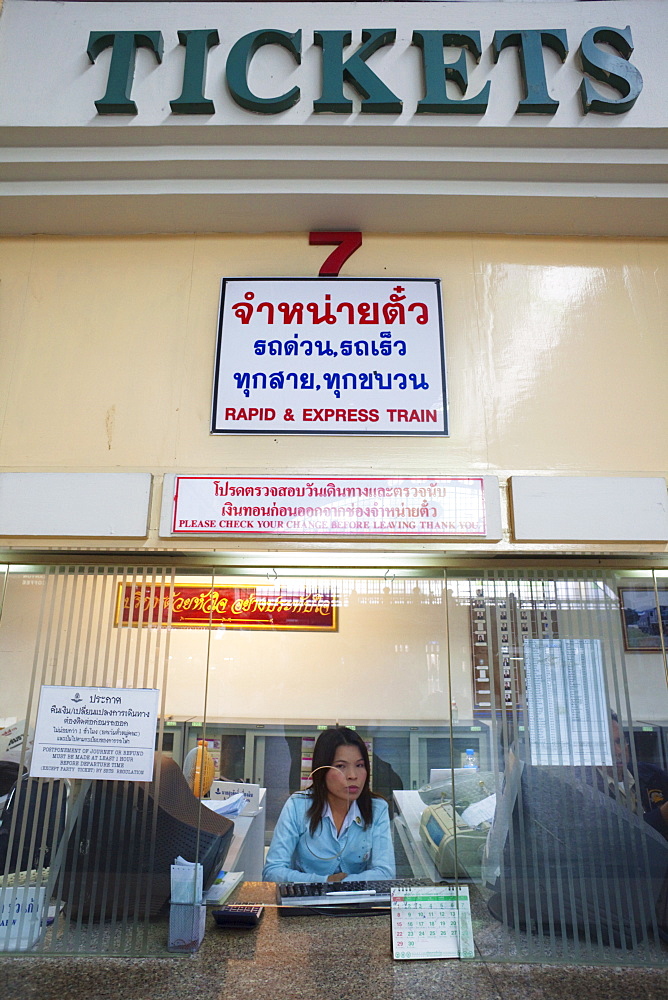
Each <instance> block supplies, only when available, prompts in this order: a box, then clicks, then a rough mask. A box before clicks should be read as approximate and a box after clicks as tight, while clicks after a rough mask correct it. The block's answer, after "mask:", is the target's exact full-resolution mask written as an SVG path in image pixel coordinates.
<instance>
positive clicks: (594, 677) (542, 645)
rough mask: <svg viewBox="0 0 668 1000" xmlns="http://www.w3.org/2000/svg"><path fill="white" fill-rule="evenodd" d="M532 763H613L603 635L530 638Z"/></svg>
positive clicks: (527, 655)
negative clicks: (604, 671) (576, 637)
mask: <svg viewBox="0 0 668 1000" xmlns="http://www.w3.org/2000/svg"><path fill="white" fill-rule="evenodd" d="M524 671H525V681H526V700H527V716H528V722H529V740H530V745H531V763H532V764H555V765H565V764H568V765H571V766H583V765H584V766H600V765H608V766H609V765H611V764H612V750H611V746H610V709H609V708H608V699H607V697H606V691H605V677H604V675H603V657H602V654H601V642H600V640H599V639H525V640H524Z"/></svg>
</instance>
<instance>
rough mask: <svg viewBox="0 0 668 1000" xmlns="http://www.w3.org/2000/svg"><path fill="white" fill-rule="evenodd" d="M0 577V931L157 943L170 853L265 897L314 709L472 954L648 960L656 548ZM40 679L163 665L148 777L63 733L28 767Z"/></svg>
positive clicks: (661, 923) (401, 870)
mask: <svg viewBox="0 0 668 1000" xmlns="http://www.w3.org/2000/svg"><path fill="white" fill-rule="evenodd" d="M2 583H3V587H2V593H3V595H4V598H3V605H2V616H1V617H0V638H1V639H2V640H3V649H5V650H6V651H7V652H6V653H5V654H4V658H3V662H2V664H1V665H0V669H1V670H2V677H3V692H4V699H5V702H4V705H3V706H2V710H1V711H2V719H1V720H0V721H1V723H2V724H3V725H4V727H5V731H6V733H7V736H6V737H5V744H3V745H2V746H0V778H2V776H3V774H5V772H6V774H5V777H6V779H7V781H6V784H7V789H6V790H5V794H6V795H7V796H8V800H7V801H8V802H9V804H10V809H9V811H8V812H6V813H3V815H2V822H1V823H0V850H2V851H3V852H4V853H3V854H2V857H1V858H0V861H2V868H0V874H1V875H2V878H3V881H2V886H1V890H2V892H4V893H7V892H12V891H15V888H16V887H18V886H27V887H28V889H29V890H31V891H32V892H33V896H31V899H32V900H33V907H32V911H31V912H34V911H35V909H36V908H39V913H40V919H39V920H32V921H29V920H27V919H26V920H25V921H24V924H23V927H22V936H21V937H16V936H15V935H14V936H10V935H9V934H7V936H6V937H5V938H0V949H1V950H3V951H5V952H8V953H19V952H24V951H26V950H27V949H32V950H36V951H38V952H40V953H43V954H66V953H73V954H83V953H90V954H166V953H167V946H168V939H169V911H170V897H171V892H172V889H171V883H170V868H171V864H172V862H173V861H174V860H175V858H176V857H179V856H181V857H183V858H185V859H186V860H189V861H196V862H198V863H200V864H201V865H202V867H203V887H202V892H206V891H207V890H209V889H210V888H211V887H212V886H213V884H214V883H215V882H216V876H217V875H218V874H219V871H220V870H232V871H244V873H245V874H244V881H245V883H246V884H247V885H250V884H251V883H252V884H254V885H257V886H259V887H260V888H258V889H257V891H258V892H265V893H266V892H269V893H270V894H271V899H272V901H276V897H275V895H274V886H273V885H271V884H269V883H267V882H265V883H264V884H263V883H262V879H263V875H264V877H265V879H266V877H267V871H268V869H267V868H266V862H267V854H268V852H269V850H270V848H271V845H272V843H273V841H274V836H275V834H276V830H277V826H278V824H279V823H280V817H281V815H282V814H283V813H284V810H285V809H286V808H289V807H290V806H289V803H290V802H291V801H294V800H295V796H297V797H298V798H299V796H304V795H305V796H307V797H308V795H309V794H310V790H311V789H312V786H313V770H314V767H313V754H314V748H315V744H316V741H317V739H318V737H319V735H320V734H322V733H326V732H327V731H328V730H331V729H333V728H335V727H346V728H347V729H348V730H350V731H351V732H353V733H354V734H356V737H358V738H359V740H361V741H362V742H363V744H364V747H365V749H366V757H367V758H368V775H369V789H370V792H371V793H372V794H373V795H374V796H377V797H378V801H379V802H382V803H384V805H383V809H385V808H386V810H387V816H388V822H389V838H390V842H391V853H392V863H393V865H394V872H395V875H394V877H396V878H397V879H402V880H403V879H426V880H431V881H440V880H443V879H444V880H447V881H448V882H452V883H455V884H459V885H462V886H466V887H467V888H468V891H469V895H470V899H471V907H472V914H473V928H474V938H475V943H476V948H477V950H478V953H479V954H480V955H482V956H484V957H489V958H493V959H494V960H498V961H503V960H511V961H518V960H519V961H548V960H553V961H558V960H563V961H571V962H580V961H582V962H585V963H591V962H612V963H617V964H620V963H621V964H631V963H634V962H638V963H641V964H648V963H649V964H662V963H663V962H664V961H665V954H666V952H665V950H664V945H663V942H662V934H663V933H664V928H665V926H666V923H665V906H666V889H665V878H666V875H667V873H668V859H667V852H668V822H667V823H666V826H665V828H664V827H663V825H662V823H663V812H662V809H661V807H662V805H663V799H664V796H665V798H666V799H668V784H665V785H664V784H662V782H663V781H664V777H663V775H665V774H666V772H668V696H667V687H666V656H665V645H664V627H665V624H666V621H667V619H668V612H667V611H666V608H667V607H668V600H666V599H664V598H665V594H666V591H665V589H664V587H665V586H666V583H665V579H664V578H662V577H661V575H660V573H658V572H647V571H633V570H628V571H625V572H609V573H607V574H603V573H598V574H592V573H590V572H589V571H586V572H585V571H583V570H579V569H577V568H574V569H573V570H572V571H567V570H560V571H559V572H558V573H557V572H551V571H550V572H548V571H546V570H531V571H523V572H517V571H512V572H511V571H503V570H496V569H495V570H493V571H491V570H490V571H485V572H483V571H480V572H478V573H476V574H473V573H470V572H469V573H454V572H451V571H448V570H446V569H445V568H444V569H443V570H442V571H438V572H436V571H433V570H431V571H429V572H428V573H427V574H425V572H424V571H421V572H417V571H416V572H414V573H409V572H407V571H403V572H402V573H397V572H396V571H395V570H393V569H392V568H391V567H387V568H384V569H383V571H382V573H377V574H376V575H372V574H370V573H365V572H363V571H359V572H355V573H353V572H352V571H351V572H348V573H347V574H346V575H342V574H340V573H339V574H335V573H329V574H326V573H316V572H312V573H311V574H308V575H305V574H303V573H302V575H299V574H298V573H296V572H285V571H280V570H276V569H275V568H273V567H271V568H268V569H267V570H266V571H265V572H263V573H256V574H255V575H251V574H250V573H249V572H247V571H246V572H243V573H242V572H239V571H236V572H232V571H230V572H223V571H221V570H219V569H216V570H207V571H202V570H201V569H198V570H193V571H191V572H186V571H184V570H183V569H182V568H179V570H178V572H177V571H176V569H174V568H172V567H164V566H159V567H149V568H147V567H142V568H141V569H140V568H134V567H133V568H130V569H128V568H123V567H108V566H100V567H91V566H83V567H77V566H69V565H68V566H43V567H28V566H24V567H19V566H7V567H4V568H3V569H2ZM45 686H48V687H55V688H61V689H62V690H63V691H65V690H67V691H68V692H70V690H71V689H74V692H75V693H74V695H72V697H75V696H76V693H77V689H78V688H81V689H84V688H85V689H99V691H100V692H103V693H107V694H108V693H109V692H110V691H112V689H115V690H116V691H135V692H140V691H144V690H155V691H157V692H158V696H157V697H158V701H157V704H158V711H157V716H156V725H155V732H154V733H152V735H151V738H150V752H151V755H152V757H153V763H154V771H153V772H152V775H151V778H150V780H142V781H137V780H131V779H129V778H126V779H125V780H120V779H119V776H118V775H116V774H115V773H114V777H113V778H108V779H106V780H105V779H103V778H101V777H95V778H89V777H87V776H86V773H85V772H84V771H83V770H82V768H81V767H78V766H77V764H76V759H77V758H76V753H77V752H79V751H77V749H76V748H75V747H72V749H71V752H72V755H73V756H72V758H68V760H67V767H65V766H64V767H63V768H62V769H61V770H62V773H60V772H59V773H58V774H54V776H53V777H46V776H41V777H39V778H33V777H30V775H29V772H30V766H31V757H32V754H33V753H34V740H35V732H36V729H35V727H36V724H37V710H38V704H39V699H40V692H41V691H42V690H43V689H44V687H45ZM109 696H111V695H109ZM59 728H60V729H63V730H65V731H67V729H68V727H67V726H66V725H62V726H60V727H59ZM119 728H122V727H119ZM79 735H85V734H83V733H81V734H79ZM68 739H69V737H68ZM66 742H67V741H66ZM69 742H70V743H76V740H72V739H69ZM84 742H85V741H84ZM10 743H11V744H12V745H11V746H10V745H9V744H10ZM89 746H90V744H89ZM119 747H120V745H119ZM200 748H201V749H202V750H203V751H205V752H206V773H207V776H208V777H207V788H206V789H205V788H204V787H203V784H202V782H201V780H200V783H199V784H197V782H196V781H194V780H193V773H192V768H191V767H190V766H189V765H188V763H187V762H188V761H190V762H192V760H193V754H194V755H195V759H198V758H197V754H198V753H199V751H200ZM88 756H90V754H89V755H88ZM61 759H62V758H61ZM203 760H204V758H202V761H203ZM202 761H201V762H200V765H201V766H200V772H199V774H200V779H201V776H202V774H203V773H204V767H203V763H202ZM3 767H4V768H5V772H3V771H2V768H3ZM10 769H13V770H12V773H10ZM209 771H210V774H209ZM209 779H210V781H209ZM665 781H666V782H668V777H666V779H665ZM235 797H236V798H235ZM230 803H231V805H230ZM5 805H6V804H5ZM226 813H227V815H226ZM279 833H280V827H279ZM105 838H106V839H105ZM112 844H113V847H114V850H111V847H112ZM270 860H271V856H270ZM291 863H292V861H291ZM300 863H301V862H300V860H299V857H298V852H297V851H295V864H296V865H297V866H298V865H299V864H300ZM269 871H270V870H269ZM237 893H242V894H243V886H242V887H241V888H239V889H237ZM239 898H241V897H239ZM267 898H268V897H267ZM662 908H663V909H662ZM209 919H210V916H209ZM23 930H25V933H23Z"/></svg>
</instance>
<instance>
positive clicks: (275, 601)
mask: <svg viewBox="0 0 668 1000" xmlns="http://www.w3.org/2000/svg"><path fill="white" fill-rule="evenodd" d="M115 624H116V625H139V624H142V625H149V626H151V625H168V626H170V627H171V628H249V629H253V628H255V629H283V630H301V631H319V632H331V631H335V630H336V627H337V617H336V606H335V603H334V601H333V599H332V597H331V595H330V594H321V593H319V592H315V591H314V592H308V591H303V592H301V593H295V592H294V591H292V592H286V591H283V590H278V591H277V590H276V589H275V588H271V587H224V586H202V585H201V584H190V583H186V584H180V585H175V586H160V585H158V586H146V587H138V586H133V585H132V584H119V585H118V599H117V610H116V620H115Z"/></svg>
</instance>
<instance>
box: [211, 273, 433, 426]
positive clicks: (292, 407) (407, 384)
mask: <svg viewBox="0 0 668 1000" xmlns="http://www.w3.org/2000/svg"><path fill="white" fill-rule="evenodd" d="M271 285H275V286H279V287H277V288H276V289H271V288H270V293H274V296H275V298H276V302H273V301H265V302H263V301H261V294H260V293H261V290H262V289H263V288H264V287H269V286H271ZM290 285H291V286H293V289H294V292H293V296H292V299H291V300H290V301H289V302H288V301H284V302H279V301H278V300H279V298H282V299H290V293H289V286H290ZM240 286H241V287H240ZM318 286H319V287H318ZM409 286H410V287H411V288H412V290H413V291H414V292H415V293H416V294H417V292H418V290H421V291H422V293H423V294H422V298H424V299H425V300H426V301H425V303H419V302H417V301H409V299H408V296H407V295H405V294H404V293H405V292H406V289H407V287H409ZM244 287H245V288H246V290H245V291H244ZM365 287H366V288H367V289H368V288H369V287H373V288H374V289H376V288H377V289H378V293H377V300H376V301H374V302H371V301H369V302H356V300H355V294H353V290H354V291H355V292H356V294H357V295H363V292H364V289H365ZM307 289H309V290H310V289H313V292H312V293H311V292H309V295H308V297H310V298H313V299H314V301H313V302H303V301H302V302H295V301H293V299H294V293H297V294H298V295H299V294H301V295H303V296H304V297H306V290H307ZM381 289H382V294H381ZM335 294H336V295H338V296H339V298H340V300H341V301H338V302H337V301H332V298H333V297H334V296H335ZM270 297H271V296H270V294H269V295H268V296H267V298H270ZM347 299H350V300H351V301H343V300H347ZM369 299H371V296H370V295H369ZM385 299H386V300H387V301H384V300H385ZM427 303H428V304H427ZM419 305H422V306H423V307H424V308H423V310H422V311H420V312H418V310H417V307H418V306H419ZM281 307H285V308H284V309H281ZM365 307H368V310H367V309H366V308H365ZM344 309H345V313H344ZM261 313H263V315H261ZM279 313H280V315H281V317H282V320H281V321H280V322H279V320H278V319H277V318H276V317H277V316H278V314H279ZM309 314H310V316H309ZM346 314H347V315H346ZM275 319H276V325H275V327H273V329H271V333H265V332H266V331H269V330H270V324H271V325H273V324H274V320H275ZM253 328H254V329H253ZM335 328H336V333H334V330H335ZM309 331H310V332H311V333H312V335H313V339H311V338H310V337H307V339H305V340H304V339H302V341H300V340H299V337H300V335H302V334H308V333H309ZM242 333H243V334H244V335H245V339H246V340H247V343H246V344H243V345H240V343H239V341H240V337H239V336H238V334H242ZM263 333H265V336H264V337H263V336H262V334H263ZM397 333H398V334H399V338H398V339H397V337H396V334H397ZM402 334H403V336H401V335H402ZM365 336H367V337H369V340H364V339H363V338H364V337H365ZM354 337H356V338H357V339H355V342H354V348H353V347H352V344H353V338H354ZM404 337H406V339H405V340H404ZM258 344H260V345H262V347H258V346H257V345H258ZM272 345H273V347H272ZM306 345H308V346H306ZM318 345H320V346H318ZM358 345H359V347H358ZM302 346H304V352H302V353H303V355H304V356H303V358H302V357H301V356H300V349H301V347H302ZM288 349H289V350H290V352H291V353H288ZM365 349H366V352H367V353H358V352H363V351H364V350H365ZM272 350H273V351H275V352H276V353H275V354H272V353H271V352H272ZM260 351H261V352H262V353H259V352H260ZM346 351H347V352H348V353H347V354H345V353H344V352H346ZM411 354H412V355H413V357H412V358H411ZM404 357H405V363H404ZM242 361H243V364H242V363H241V362H242ZM304 361H306V362H307V363H306V365H304ZM286 362H287V366H286ZM251 363H252V365H253V367H254V368H255V369H256V370H255V371H251ZM226 365H227V366H228V367H226ZM397 365H398V366H399V368H405V367H411V371H410V372H408V373H404V372H403V371H394V370H390V371H388V370H387V369H388V368H390V369H393V366H397ZM300 366H301V367H300ZM244 367H245V368H246V369H247V370H246V371H245V372H244ZM286 367H292V368H294V369H296V370H295V371H291V372H286V371H285V369H286ZM381 367H382V369H383V370H382V371H379V370H378V369H379V368H381ZM344 368H345V369H348V370H346V371H343V370H342V369H344ZM362 368H364V369H365V370H364V371H362V370H361V369H362ZM270 369H272V370H271V371H270ZM274 369H276V370H274ZM326 369H328V371H326ZM340 369H341V370H340ZM228 377H229V379H236V381H237V385H236V387H232V385H231V382H230V381H228V382H227V383H226V384H225V385H224V384H223V379H226V378H228ZM288 379H292V380H293V383H294V384H293V388H292V389H291V390H290V389H288V388H287V380H288ZM427 379H429V381H428V382H427V381H426V380H427ZM267 384H268V385H267ZM272 386H273V387H272ZM418 391H421V392H424V394H425V395H424V397H422V396H420V395H418V394H417V393H418ZM427 393H429V395H427ZM385 404H389V405H385ZM255 411H257V412H255ZM295 411H296V413H297V415H296V416H295ZM230 412H233V413H234V416H230V415H229V414H230ZM251 413H252V414H253V415H252V416H251V415H250V414H251ZM272 414H273V415H272ZM325 414H326V415H327V416H326V418H325V416H323V415H325ZM277 418H278V419H277ZM237 423H238V424H239V426H236V424H237ZM293 425H294V426H293ZM311 425H312V426H311ZM417 425H420V426H419V427H418V426H417ZM211 434H212V435H218V434H260V435H274V436H276V435H277V434H281V435H283V434H285V435H293V434H301V435H307V436H308V435H318V436H321V435H327V436H332V435H337V436H352V437H361V436H365V437H369V436H372V437H376V436H378V437H394V436H399V437H447V436H449V419H448V396H447V376H446V352H445V333H444V323H443V302H442V291H441V280H440V278H385V277H374V278H363V277H355V278H322V277H288V278H283V277H259V278H258V277H226V278H223V279H222V281H221V293H220V306H219V311H218V327H217V336H216V352H215V361H214V375H213V398H212V409H211Z"/></svg>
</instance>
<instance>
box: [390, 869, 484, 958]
mask: <svg viewBox="0 0 668 1000" xmlns="http://www.w3.org/2000/svg"><path fill="white" fill-rule="evenodd" d="M390 898H391V912H392V954H393V956H394V958H397V959H405V958H408V959H410V958H473V957H474V951H473V927H472V925H471V904H470V901H469V890H468V886H448V885H444V886H441V885H434V886H415V887H412V888H393V889H392V894H391V897H390Z"/></svg>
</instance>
